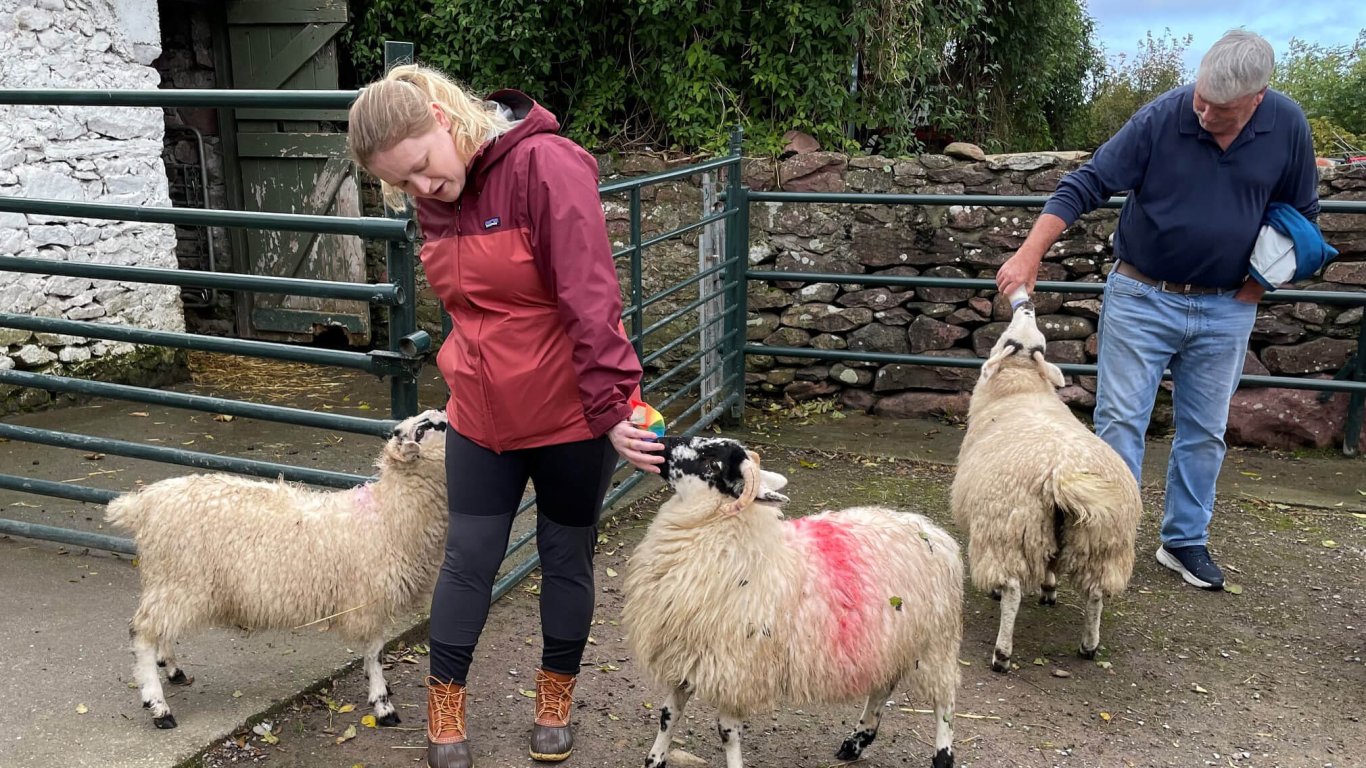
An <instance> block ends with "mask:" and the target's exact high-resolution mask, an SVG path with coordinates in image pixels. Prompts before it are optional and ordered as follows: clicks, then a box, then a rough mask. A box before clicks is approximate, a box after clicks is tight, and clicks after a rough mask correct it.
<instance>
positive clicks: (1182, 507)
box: [996, 30, 1319, 589]
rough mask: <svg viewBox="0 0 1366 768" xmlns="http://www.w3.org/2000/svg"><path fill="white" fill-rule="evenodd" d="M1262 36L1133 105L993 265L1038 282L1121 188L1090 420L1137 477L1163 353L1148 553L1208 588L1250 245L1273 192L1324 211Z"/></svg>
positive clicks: (1299, 116) (1217, 52)
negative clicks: (1170, 409) (1167, 454)
mask: <svg viewBox="0 0 1366 768" xmlns="http://www.w3.org/2000/svg"><path fill="white" fill-rule="evenodd" d="M1274 60H1275V57H1274V54H1273V52H1272V50H1271V45H1270V44H1269V43H1267V41H1266V40H1264V39H1262V38H1261V37H1259V36H1257V35H1255V34H1253V33H1251V32H1246V31H1242V30H1234V31H1232V32H1229V33H1228V34H1226V35H1224V36H1223V37H1222V38H1220V39H1219V41H1218V42H1216V43H1215V44H1214V46H1213V47H1211V48H1210V50H1209V51H1208V52H1207V53H1206V54H1205V56H1204V58H1203V59H1202V60H1201V62H1200V69H1199V71H1198V72H1197V74H1196V81H1195V85H1194V86H1190V85H1187V86H1183V87H1181V88H1177V89H1175V90H1172V91H1169V92H1167V93H1165V94H1163V95H1161V96H1159V97H1157V98H1156V99H1154V100H1153V101H1152V102H1151V103H1149V104H1147V105H1146V106H1144V107H1143V108H1142V109H1140V110H1139V111H1138V112H1137V114H1135V115H1134V116H1133V117H1132V118H1130V119H1129V122H1128V123H1126V124H1125V125H1124V127H1123V128H1121V129H1120V131H1119V133H1117V134H1115V136H1114V137H1113V138H1112V139H1110V140H1109V141H1107V142H1106V143H1105V144H1104V145H1103V146H1101V147H1100V149H1098V150H1096V154H1095V155H1094V156H1093V157H1092V158H1091V160H1090V161H1089V162H1088V163H1086V165H1084V166H1082V167H1081V168H1080V169H1078V170H1077V171H1075V172H1073V173H1070V174H1068V175H1067V176H1065V177H1063V179H1062V181H1061V182H1060V183H1059V184H1058V189H1057V191H1056V192H1054V193H1053V196H1052V197H1051V198H1049V200H1048V203H1047V205H1045V206H1044V209H1043V214H1042V215H1040V216H1039V219H1038V220H1037V221H1036V222H1035V223H1034V227H1033V229H1031V230H1030V233H1029V237H1028V238H1026V240H1025V242H1024V244H1023V245H1021V246H1020V248H1019V250H1017V251H1016V252H1015V254H1014V255H1013V256H1011V258H1010V259H1009V260H1008V261H1006V263H1005V264H1003V265H1002V266H1001V268H1000V270H999V271H998V272H997V274H996V283H997V285H998V286H999V287H1000V289H1001V290H1002V291H1005V292H1009V291H1011V290H1014V289H1015V288H1016V287H1018V286H1021V285H1024V286H1027V287H1029V288H1031V289H1032V288H1033V286H1034V281H1035V279H1036V278H1037V276H1038V270H1039V262H1040V261H1041V260H1042V259H1043V256H1044V254H1045V253H1046V252H1047V251H1048V249H1049V248H1050V247H1052V246H1053V244H1054V243H1055V242H1056V241H1057V239H1058V237H1059V236H1060V235H1061V234H1062V233H1063V231H1064V230H1065V229H1067V227H1069V226H1070V225H1071V224H1072V223H1073V222H1074V221H1076V220H1077V218H1078V217H1080V216H1081V215H1082V214H1084V213H1086V212H1088V211H1092V210H1094V209H1096V208H1097V207H1098V206H1099V205H1100V204H1101V203H1102V202H1104V201H1105V200H1106V199H1107V198H1109V197H1110V196H1111V195H1113V194H1116V193H1119V192H1124V191H1126V190H1127V191H1129V195H1128V202H1126V203H1125V205H1124V208H1123V210H1122V211H1121V212H1120V215H1119V225H1118V227H1117V228H1116V229H1115V239H1114V245H1115V256H1116V258H1117V260H1118V261H1117V263H1116V264H1115V268H1114V269H1113V270H1111V272H1110V275H1109V278H1108V279H1107V281H1106V285H1105V295H1104V304H1103V307H1102V310H1101V317H1100V329H1099V332H1100V352H1099V361H1098V368H1099V381H1098V384H1097V390H1096V410H1095V423H1096V432H1097V434H1099V435H1100V437H1101V438H1102V439H1104V440H1105V442H1107V443H1108V444H1109V445H1111V446H1112V447H1113V448H1114V449H1115V450H1116V451H1118V452H1119V455H1120V456H1122V457H1123V458H1124V460H1125V462H1127V463H1128V465H1129V468H1130V469H1131V470H1132V471H1133V473H1134V476H1135V477H1140V479H1141V468H1142V464H1143V447H1144V446H1143V436H1144V433H1145V432H1146V431H1147V427H1148V420H1149V418H1150V416H1151V415H1152V409H1153V403H1154V401H1155V399H1156V396H1157V388H1158V384H1159V383H1160V382H1161V378H1162V372H1163V369H1166V368H1170V369H1171V372H1172V380H1173V382H1174V384H1175V389H1174V393H1173V404H1174V406H1175V414H1174V418H1175V422H1176V436H1175V438H1174V439H1173V441H1172V452H1171V461H1170V462H1169V463H1168V466H1167V494H1166V510H1165V515H1164V516H1163V519H1162V532H1161V535H1162V546H1161V547H1160V548H1158V550H1157V560H1158V562H1160V563H1162V564H1163V565H1164V566H1166V567H1168V568H1170V569H1172V570H1173V571H1176V572H1177V573H1179V574H1180V575H1181V576H1182V578H1184V579H1185V580H1186V582H1187V583H1189V584H1191V585H1193V586H1196V587H1200V588H1202V589H1220V588H1221V587H1223V584H1224V576H1223V573H1222V572H1221V571H1220V569H1219V566H1218V565H1216V564H1215V563H1214V560H1213V559H1212V558H1211V557H1210V554H1209V550H1208V548H1207V543H1208V540H1209V523H1210V518H1211V516H1212V513H1213V509H1214V489H1215V481H1216V480H1217V479H1218V476H1219V468H1220V466H1221V465H1222V464H1223V461H1224V452H1225V445H1224V428H1225V426H1226V425H1227V423H1228V409H1229V400H1230V399H1231V398H1232V396H1233V392H1234V390H1235V389H1236V388H1237V386H1238V377H1239V375H1240V374H1241V373H1242V369H1243V358H1244V356H1245V354H1246V351H1247V344H1248V337H1249V336H1250V335H1251V332H1252V324H1253V322H1254V321H1255V320H1256V317H1257V307H1256V304H1257V301H1258V300H1259V299H1260V298H1261V296H1262V288H1261V286H1260V285H1259V284H1258V283H1257V282H1256V281H1254V280H1249V279H1248V260H1249V258H1250V254H1251V252H1252V246H1253V243H1254V242H1255V241H1256V239H1257V234H1258V231H1259V228H1260V225H1261V223H1262V216H1263V214H1264V213H1265V212H1266V210H1267V206H1268V205H1269V204H1270V203H1273V202H1283V203H1287V204H1290V205H1292V206H1294V207H1295V208H1296V209H1298V210H1299V211H1300V212H1301V213H1303V214H1304V215H1305V216H1307V217H1309V218H1310V219H1314V218H1315V217H1316V216H1317V215H1318V211H1319V204H1318V176H1317V170H1316V168H1315V166H1314V149H1313V142H1312V140H1311V137H1310V133H1309V124H1308V122H1307V121H1306V120H1305V118H1304V113H1303V111H1302V110H1301V109H1300V107H1299V106H1298V105H1297V104H1295V102H1293V101H1291V100H1290V99H1289V98H1288V97H1286V96H1284V95H1283V94H1280V93H1277V92H1276V91H1273V90H1270V89H1268V88H1267V82H1268V81H1269V80H1270V78H1271V70H1272V66H1273V64H1274Z"/></svg>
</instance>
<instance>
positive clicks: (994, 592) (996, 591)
mask: <svg viewBox="0 0 1366 768" xmlns="http://www.w3.org/2000/svg"><path fill="white" fill-rule="evenodd" d="M991 599H992V600H995V601H996V602H998V603H999V602H1001V590H999V589H993V590H991Z"/></svg>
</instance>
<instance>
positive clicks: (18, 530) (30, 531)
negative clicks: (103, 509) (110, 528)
mask: <svg viewBox="0 0 1366 768" xmlns="http://www.w3.org/2000/svg"><path fill="white" fill-rule="evenodd" d="M0 534H6V535H9V536H23V537H24V538H26V539H43V540H45V541H55V542H57V543H58V544H70V545H72V546H76V547H90V548H91V549H104V550H108V551H110V552H118V553H119V554H123V555H136V554H137V548H136V547H134V546H133V540H132V539H121V538H118V537H116V536H106V535H105V534H102V533H90V532H87V531H77V530H72V529H70V528H57V527H54V526H51V525H39V524H37V523H25V522H22V521H19V520H3V519H0Z"/></svg>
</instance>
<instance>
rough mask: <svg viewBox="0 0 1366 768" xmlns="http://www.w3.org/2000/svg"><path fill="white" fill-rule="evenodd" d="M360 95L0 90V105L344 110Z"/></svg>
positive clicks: (198, 90)
mask: <svg viewBox="0 0 1366 768" xmlns="http://www.w3.org/2000/svg"><path fill="white" fill-rule="evenodd" d="M359 95H360V91H320V90H298V91H265V90H248V89H239V90H229V89H223V90H219V89H213V88H174V89H167V90H159V89H148V90H143V91H134V90H126V91H112V90H102V89H87V88H0V104H25V105H31V106H40V107H221V108H230V107H279V108H290V109H346V108H347V107H349V106H351V102H353V101H355V100H356V97H357V96H359Z"/></svg>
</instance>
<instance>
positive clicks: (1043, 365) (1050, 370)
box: [1034, 351, 1067, 389]
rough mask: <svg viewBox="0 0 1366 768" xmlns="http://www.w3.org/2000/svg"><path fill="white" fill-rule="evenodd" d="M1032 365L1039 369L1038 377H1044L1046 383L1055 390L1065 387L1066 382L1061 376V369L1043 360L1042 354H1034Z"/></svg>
mask: <svg viewBox="0 0 1366 768" xmlns="http://www.w3.org/2000/svg"><path fill="white" fill-rule="evenodd" d="M1034 365H1035V366H1036V367H1038V369H1039V375H1040V376H1042V377H1044V379H1045V380H1047V381H1048V383H1050V384H1052V385H1053V387H1054V388H1056V389H1062V388H1063V387H1065V386H1067V380H1066V379H1064V378H1063V376H1062V369H1061V368H1059V367H1058V366H1056V365H1054V364H1052V363H1050V362H1048V361H1047V360H1046V359H1044V356H1043V353H1042V352H1038V351H1036V352H1035V353H1034Z"/></svg>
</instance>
